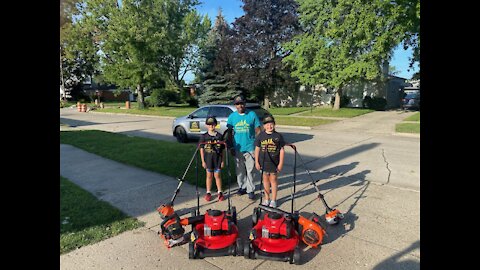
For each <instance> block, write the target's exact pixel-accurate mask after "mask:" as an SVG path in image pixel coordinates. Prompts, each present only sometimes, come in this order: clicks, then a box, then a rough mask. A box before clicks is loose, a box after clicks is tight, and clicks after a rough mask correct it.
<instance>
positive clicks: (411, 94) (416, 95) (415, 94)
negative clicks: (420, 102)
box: [405, 93, 420, 98]
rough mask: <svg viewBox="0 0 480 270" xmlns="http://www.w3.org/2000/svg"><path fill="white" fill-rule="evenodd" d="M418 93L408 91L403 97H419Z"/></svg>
mask: <svg viewBox="0 0 480 270" xmlns="http://www.w3.org/2000/svg"><path fill="white" fill-rule="evenodd" d="M419 97H420V95H419V94H417V93H408V94H407V95H406V96H405V98H419Z"/></svg>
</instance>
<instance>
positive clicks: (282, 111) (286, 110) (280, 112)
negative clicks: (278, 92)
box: [268, 107, 310, 116]
mask: <svg viewBox="0 0 480 270" xmlns="http://www.w3.org/2000/svg"><path fill="white" fill-rule="evenodd" d="M307 110H310V108H307V107H291V108H270V109H268V111H269V112H270V113H271V114H273V115H275V116H276V115H290V114H294V113H299V112H304V111H307Z"/></svg>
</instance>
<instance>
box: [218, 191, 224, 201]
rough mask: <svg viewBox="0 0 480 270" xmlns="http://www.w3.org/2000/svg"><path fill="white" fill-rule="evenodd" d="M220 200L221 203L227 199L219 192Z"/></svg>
mask: <svg viewBox="0 0 480 270" xmlns="http://www.w3.org/2000/svg"><path fill="white" fill-rule="evenodd" d="M218 200H219V201H223V200H225V197H224V196H223V193H222V192H219V193H218Z"/></svg>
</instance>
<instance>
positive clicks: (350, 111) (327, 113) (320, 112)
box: [299, 107, 374, 118]
mask: <svg viewBox="0 0 480 270" xmlns="http://www.w3.org/2000/svg"><path fill="white" fill-rule="evenodd" d="M373 111H374V110H370V109H360V108H340V109H338V110H332V108H330V107H328V108H315V109H313V111H312V112H310V110H307V111H305V112H303V113H300V114H299V116H323V117H343V118H351V117H355V116H359V115H362V114H366V113H370V112H373Z"/></svg>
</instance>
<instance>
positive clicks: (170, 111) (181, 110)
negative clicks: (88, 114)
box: [96, 105, 197, 117]
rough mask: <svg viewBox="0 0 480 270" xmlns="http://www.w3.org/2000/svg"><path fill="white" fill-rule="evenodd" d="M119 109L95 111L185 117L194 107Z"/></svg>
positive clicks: (133, 107) (132, 107) (132, 106)
mask: <svg viewBox="0 0 480 270" xmlns="http://www.w3.org/2000/svg"><path fill="white" fill-rule="evenodd" d="M121 108H122V109H120V108H107V107H105V108H104V109H97V110H96V111H98V112H110V113H128V114H140V115H156V116H171V117H179V116H184V115H187V114H189V113H191V112H193V111H194V110H195V109H197V108H196V107H179V106H168V107H150V108H146V109H144V110H140V109H137V108H136V105H131V107H130V109H129V110H127V109H125V106H123V107H121Z"/></svg>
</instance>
